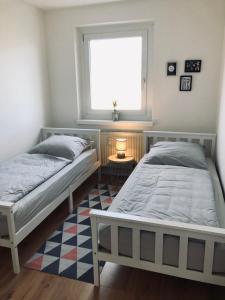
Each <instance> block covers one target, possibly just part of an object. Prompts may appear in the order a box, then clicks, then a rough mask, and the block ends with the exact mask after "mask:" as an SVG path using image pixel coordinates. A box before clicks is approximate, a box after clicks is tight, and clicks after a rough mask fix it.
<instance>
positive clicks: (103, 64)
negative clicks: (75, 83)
mask: <svg viewBox="0 0 225 300" xmlns="http://www.w3.org/2000/svg"><path fill="white" fill-rule="evenodd" d="M148 25H149V24H148ZM78 38H79V40H80V48H79V50H80V56H79V62H80V72H78V74H79V77H80V94H79V99H80V103H79V107H80V115H81V117H80V118H81V119H89V120H103V119H105V120H111V113H112V110H113V105H112V102H113V101H115V100H116V101H117V105H118V106H117V108H118V110H119V111H120V119H122V120H149V109H148V107H147V73H148V72H147V71H148V38H149V26H146V23H143V24H126V25H122V26H121V25H120V26H119V25H112V26H95V27H88V28H87V27H86V28H80V29H79V35H78Z"/></svg>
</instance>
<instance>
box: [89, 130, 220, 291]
mask: <svg viewBox="0 0 225 300" xmlns="http://www.w3.org/2000/svg"><path fill="white" fill-rule="evenodd" d="M161 140H170V141H177V140H179V141H187V142H188V141H189V142H196V143H199V144H201V145H204V147H205V149H206V153H207V154H208V156H210V157H211V158H212V159H213V160H214V156H215V141H216V135H214V134H201V133H174V132H144V147H145V148H144V149H145V151H146V152H148V151H149V148H150V146H151V145H152V144H154V143H155V142H157V141H161ZM212 165H213V172H212V180H213V185H214V189H215V197H216V205H217V206H219V207H220V208H219V209H221V210H223V211H224V199H223V194H222V190H221V186H220V183H219V179H218V176H217V173H216V169H215V166H214V164H212ZM217 209H218V208H217ZM90 215H91V223H92V238H93V259H94V284H95V286H99V285H100V273H99V261H105V262H113V263H116V264H120V265H124V266H130V267H134V268H138V269H144V270H149V271H153V272H158V273H162V274H167V275H172V276H177V277H181V278H186V279H191V280H196V281H201V282H206V283H212V284H217V285H221V286H225V276H219V275H215V274H213V272H212V268H213V259H214V244H215V243H222V244H223V245H224V246H225V229H224V228H217V227H208V226H200V225H194V224H187V223H181V222H172V221H164V220H158V219H151V218H145V217H139V216H134V215H128V214H122V213H114V212H107V211H101V210H91V213H90ZM223 222H224V221H223ZM99 224H106V225H109V226H110V229H111V245H112V246H111V251H110V253H108V252H107V253H106V252H103V250H101V249H100V248H99V245H98V226H99ZM119 227H125V228H129V229H132V257H125V256H122V255H119V253H118V228H119ZM142 230H144V231H150V232H154V233H155V261H154V262H149V261H144V260H142V259H141V257H140V233H141V231H142ZM164 235H173V236H176V237H179V261H178V262H179V263H178V266H177V267H172V266H168V265H165V264H163V239H164ZM189 239H198V240H201V241H203V242H204V243H205V253H204V265H203V271H202V272H199V271H193V270H189V269H187V259H188V243H189Z"/></svg>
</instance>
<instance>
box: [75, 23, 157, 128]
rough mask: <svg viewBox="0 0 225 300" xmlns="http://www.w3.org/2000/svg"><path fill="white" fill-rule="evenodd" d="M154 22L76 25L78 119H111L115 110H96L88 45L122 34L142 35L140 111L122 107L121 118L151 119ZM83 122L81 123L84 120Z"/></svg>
mask: <svg viewBox="0 0 225 300" xmlns="http://www.w3.org/2000/svg"><path fill="white" fill-rule="evenodd" d="M152 29H153V24H152V23H149V22H148V23H146V22H142V23H129V24H113V25H98V26H89V27H79V28H77V34H76V38H77V46H78V47H77V54H78V55H77V79H78V93H77V98H78V120H81V121H82V120H92V121H93V120H96V122H97V120H109V121H110V120H111V119H112V110H113V108H112V109H111V110H93V109H92V108H91V95H90V68H89V66H90V63H89V59H90V57H89V53H90V52H89V49H90V48H89V45H90V41H91V40H96V39H103V38H119V37H136V36H141V37H142V41H143V43H142V100H141V101H142V103H141V110H120V120H121V121H151V119H152V116H151V104H150V101H149V99H148V94H149V86H148V76H149V66H150V63H149V57H151V55H150V49H149V48H150V47H152V36H153V34H152ZM81 123H82V122H81Z"/></svg>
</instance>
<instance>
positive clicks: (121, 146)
mask: <svg viewBox="0 0 225 300" xmlns="http://www.w3.org/2000/svg"><path fill="white" fill-rule="evenodd" d="M126 149H127V139H116V150H117V151H126Z"/></svg>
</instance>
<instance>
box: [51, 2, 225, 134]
mask: <svg viewBox="0 0 225 300" xmlns="http://www.w3.org/2000/svg"><path fill="white" fill-rule="evenodd" d="M130 20H151V21H154V24H155V29H154V30H155V31H154V45H153V48H154V51H153V63H154V65H153V69H152V77H151V78H150V79H151V82H152V84H153V96H152V99H150V100H151V101H152V102H153V119H154V120H156V121H157V124H156V125H155V128H154V129H157V130H158V129H164V130H179V131H181V130H185V131H186V130H187V131H201V132H215V131H216V124H217V120H216V118H217V109H218V99H219V76H220V68H221V53H222V36H223V27H224V22H225V2H224V1H223V0H214V1H212V0H189V1H187V0H166V1H165V0H136V1H128V2H126V1H125V2H121V3H113V4H102V5H96V6H89V7H79V8H73V9H64V10H62V9H61V10H52V11H49V12H47V13H46V26H47V27H46V28H47V41H48V43H47V48H48V64H49V72H50V87H51V101H52V113H53V124H54V125H55V126H71V127H73V126H76V123H75V121H76V117H77V107H76V77H75V64H74V61H75V59H74V30H75V27H76V26H77V25H86V24H96V23H104V22H106V23H107V22H120V21H130ZM191 58H198V59H202V60H203V66H202V72H201V73H200V74H193V75H194V81H193V91H192V92H191V93H181V92H179V91H178V86H179V77H178V76H177V77H170V78H168V77H166V62H168V61H174V60H175V61H177V62H178V74H179V75H182V74H183V72H184V60H185V59H191ZM148 97H151V95H149V96H148Z"/></svg>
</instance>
